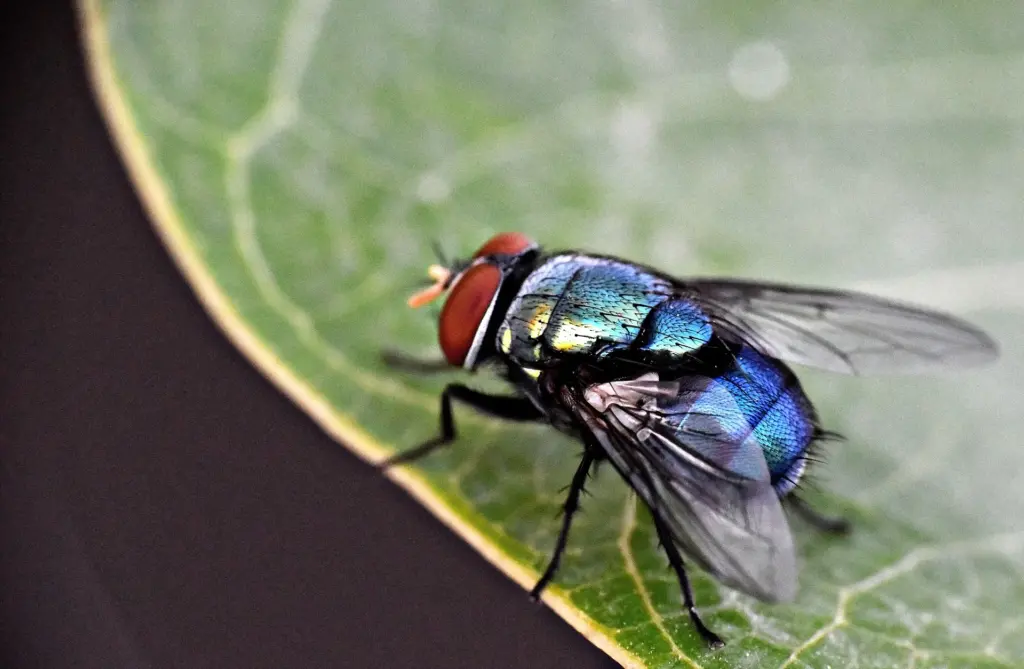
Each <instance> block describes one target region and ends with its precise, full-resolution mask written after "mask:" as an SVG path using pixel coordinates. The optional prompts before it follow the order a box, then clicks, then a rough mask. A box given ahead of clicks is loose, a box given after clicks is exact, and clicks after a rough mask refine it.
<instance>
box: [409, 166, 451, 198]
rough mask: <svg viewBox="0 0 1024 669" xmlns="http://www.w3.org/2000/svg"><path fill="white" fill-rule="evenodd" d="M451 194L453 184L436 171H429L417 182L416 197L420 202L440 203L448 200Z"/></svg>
mask: <svg viewBox="0 0 1024 669" xmlns="http://www.w3.org/2000/svg"><path fill="white" fill-rule="evenodd" d="M451 194H452V186H451V184H450V183H448V180H447V179H445V178H444V177H443V176H441V175H440V174H438V173H436V172H427V173H426V174H423V175H421V176H420V178H419V181H417V182H416V197H417V199H419V201H420V202H425V203H427V204H438V203H439V202H444V201H445V200H447V199H448V197H449V196H451Z"/></svg>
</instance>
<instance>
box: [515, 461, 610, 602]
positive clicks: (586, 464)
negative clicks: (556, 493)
mask: <svg viewBox="0 0 1024 669" xmlns="http://www.w3.org/2000/svg"><path fill="white" fill-rule="evenodd" d="M592 464H594V454H593V451H591V449H590V448H589V447H588V448H586V450H584V451H583V459H582V460H580V464H579V467H577V468H576V473H575V474H574V475H573V477H572V483H571V484H569V495H568V497H566V498H565V504H564V505H563V506H562V512H563V514H564V515H563V516H562V529H561V531H559V533H558V541H556V542H555V553H554V555H552V556H551V561H550V562H549V563H548V567H547V569H545V570H544V574H543V575H541V577H540V580H539V581H537V585H535V586H533V590H531V591H530V597H531V598H533V599H534V600H537V599H539V598H540V594H541V593H542V592H543V591H544V588H546V587H547V585H548V583H550V582H551V579H553V578H554V577H555V572H557V571H558V564H559V562H561V560H562V553H563V552H564V551H565V545H566V543H567V542H568V541H569V527H570V526H571V525H572V517H573V514H575V513H576V511H577V510H579V508H580V493H582V492H583V485H584V484H585V483H586V482H587V474H589V473H590V466H591V465H592Z"/></svg>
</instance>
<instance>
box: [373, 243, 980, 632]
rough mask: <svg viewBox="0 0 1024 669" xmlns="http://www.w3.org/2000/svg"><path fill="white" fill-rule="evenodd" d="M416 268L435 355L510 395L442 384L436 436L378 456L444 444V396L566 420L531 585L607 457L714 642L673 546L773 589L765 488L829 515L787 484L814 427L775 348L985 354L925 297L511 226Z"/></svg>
mask: <svg viewBox="0 0 1024 669" xmlns="http://www.w3.org/2000/svg"><path fill="white" fill-rule="evenodd" d="M429 274H430V276H431V277H432V278H433V279H434V280H435V282H436V283H435V285H433V286H431V287H430V288H428V289H426V290H424V291H422V292H421V293H418V294H417V295H414V296H413V297H412V298H410V300H409V304H410V305H411V306H420V305H421V304H425V303H427V302H429V301H431V300H433V299H435V298H437V297H440V296H441V295H442V294H445V293H447V297H446V299H445V303H444V306H443V308H442V310H441V316H440V319H439V323H438V334H439V339H440V344H441V349H442V351H443V352H444V356H445V359H446V363H447V365H453V366H457V367H463V368H465V369H467V370H474V369H477V368H478V367H480V366H481V365H490V366H491V367H493V368H495V369H497V370H498V371H499V373H501V374H502V375H504V376H505V378H507V380H508V381H509V382H510V384H511V385H512V387H513V388H514V390H515V393H514V394H511V395H508V396H498V395H488V394H484V393H481V392H478V391H476V390H473V389H471V388H469V387H467V386H464V385H462V384H451V385H449V386H447V387H446V388H445V389H444V391H443V393H442V394H441V434H440V435H439V436H437V437H436V438H434V439H431V440H430V441H428V442H426V443H424V444H422V445H420V446H418V447H416V448H413V449H411V450H409V451H406V452H404V453H400V454H399V455H397V456H395V457H393V458H391V459H390V460H388V461H387V462H386V463H385V466H390V465H394V464H398V463H401V462H408V461H410V460H413V459H415V458H418V457H420V456H423V455H426V454H427V453H429V452H431V451H433V450H435V449H436V448H438V447H440V446H443V445H445V444H448V443H450V442H451V441H453V440H454V439H455V424H454V422H453V420H452V412H451V403H452V401H453V400H457V401H459V402H463V403H465V404H468V405H470V406H472V407H474V408H476V409H477V410H479V411H481V412H483V413H485V414H489V415H492V416H496V417H499V418H504V419H508V420H516V421H541V422H547V423H550V424H551V425H553V426H555V427H556V428H558V429H560V430H562V431H564V432H566V433H568V434H570V435H573V436H574V437H576V438H578V439H580V440H581V441H582V442H583V445H584V453H583V458H582V461H581V462H580V465H579V467H578V468H577V470H576V474H575V476H574V477H573V480H572V483H571V485H570V487H569V493H568V497H567V499H566V501H565V506H564V508H565V514H564V517H563V521H562V528H561V532H560V533H559V536H558V540H557V543H556V546H555V551H554V555H553V556H552V558H551V562H550V563H549V565H548V568H547V569H546V570H545V572H544V574H543V575H542V576H541V578H540V580H539V581H538V582H537V585H536V586H535V587H534V589H533V591H532V593H531V594H532V595H533V596H534V597H539V596H540V593H541V591H542V590H543V589H544V587H545V586H546V585H547V584H548V583H549V582H550V581H551V579H552V578H553V577H554V575H555V572H556V570H557V569H558V564H559V561H560V559H561V556H562V553H563V551H564V549H565V545H566V542H567V540H568V536H569V528H570V526H571V523H572V518H573V514H574V512H575V511H576V510H577V508H578V505H579V496H580V493H581V492H582V490H583V485H584V483H585V482H586V479H587V476H588V473H589V472H590V469H591V467H592V466H593V465H594V464H595V463H596V462H598V461H603V460H607V461H609V462H611V464H612V465H613V466H614V468H615V469H616V470H617V471H618V472H619V474H620V475H621V476H622V478H623V479H624V480H625V481H626V482H627V483H628V484H629V485H630V487H632V488H633V490H635V491H636V493H637V495H638V496H639V497H640V499H642V500H643V501H644V502H645V503H646V505H647V507H648V508H649V510H650V512H651V516H652V517H653V519H654V525H655V529H656V531H657V533H658V537H659V538H660V540H661V544H662V546H663V547H664V549H665V552H666V553H667V555H668V559H669V562H670V563H671V565H672V567H673V568H674V570H675V572H676V575H677V576H678V579H679V583H680V586H681V588H682V594H683V600H684V604H685V606H686V608H687V610H688V611H689V614H690V617H691V619H692V621H693V624H694V626H695V627H696V629H697V631H698V632H699V633H700V634H701V636H702V637H703V638H704V640H705V641H706V642H707V643H708V644H709V645H711V646H713V647H717V646H720V645H722V643H723V642H722V640H721V639H720V638H719V637H718V636H717V635H716V634H715V633H714V632H712V631H711V630H709V629H708V628H707V627H706V626H705V625H704V623H703V622H702V621H701V619H700V616H699V615H698V614H697V611H696V609H695V608H694V601H693V595H692V593H691V591H690V585H689V581H688V579H687V576H686V570H685V568H684V563H683V556H684V555H685V556H686V557H687V558H688V559H690V560H692V561H693V562H695V563H697V564H698V565H700V566H701V567H702V568H703V569H704V570H706V571H707V572H708V573H710V574H712V575H713V576H714V577H715V578H717V579H718V580H719V581H721V582H722V583H724V584H725V585H728V586H730V587H732V588H735V589H737V590H739V591H742V592H745V593H747V594H749V595H752V596H754V597H757V598H758V599H760V600H762V601H766V602H779V601H790V600H792V599H793V598H794V597H795V596H796V590H797V570H796V554H795V549H794V546H793V538H792V536H791V534H790V530H789V524H788V522H787V520H786V515H785V513H784V510H783V506H782V502H783V501H785V502H786V503H787V505H788V506H789V508H790V509H791V510H793V511H795V512H797V513H799V514H801V515H803V516H804V517H805V518H807V519H808V520H809V521H811V522H812V523H813V524H815V525H817V526H818V527H820V528H822V529H824V530H828V531H835V532H844V531H846V528H847V523H846V521H845V520H843V519H837V518H827V517H824V516H821V515H819V514H818V513H816V512H815V511H814V510H813V509H811V508H809V507H808V506H807V505H806V504H805V503H804V502H803V501H802V500H801V499H800V498H799V497H797V496H796V494H794V488H795V487H796V485H797V484H798V483H799V482H800V479H801V477H802V476H803V473H804V470H805V468H806V466H807V462H808V452H809V449H810V448H811V447H812V446H813V445H814V444H815V442H817V441H819V440H821V439H823V438H825V437H826V436H827V433H826V432H825V431H823V430H822V428H821V426H820V424H819V421H818V417H817V414H816V413H815V410H814V407H813V405H812V404H811V402H810V400H809V399H808V398H807V396H806V395H805V394H804V391H803V389H802V388H801V387H800V382H799V381H798V380H797V378H796V376H795V375H794V374H793V372H792V371H791V370H790V369H789V367H788V366H787V363H796V364H800V365H806V366H810V367H817V368H820V369H826V370H830V371H836V372H847V373H868V372H906V371H920V370H926V369H932V368H936V367H940V366H951V365H969V364H975V363H980V362H985V361H988V360H991V359H993V358H994V357H995V356H996V354H997V348H996V345H995V343H994V342H993V341H992V339H990V338H989V337H988V336H987V335H986V334H985V333H983V332H982V331H980V330H978V329H977V328H975V327H974V326H972V325H970V324H968V323H965V322H964V321H961V320H958V319H956V318H953V317H951V316H947V315H944V314H940V313H936V312H933V311H927V310H924V309H919V308H916V307H912V306H909V305H905V304H898V303H895V302H891V301H888V300H884V299H880V298H876V297H871V296H868V295H863V294H858V293H852V292H843V291H832V290H821V289H816V288H800V287H794V286H785V285H778V284H769V283H758V282H749V281H738V280H719V279H687V280H681V279H675V278H673V277H670V276H667V275H665V274H663V273H661V272H658V271H656V270H653V269H651V268H648V267H644V266H641V265H638V264H636V263H631V262H627V261H624V260H620V259H617V258H611V257H604V256H596V255H588V254H583V253H578V252H575V251H566V252H559V253H544V252H543V251H542V250H541V249H540V248H539V247H538V246H537V244H536V243H535V242H533V241H532V240H530V239H528V238H527V237H525V236H523V235H521V234H518V233H503V234H500V235H497V236H495V237H493V238H492V239H490V240H489V241H488V242H487V243H486V244H484V245H483V246H482V247H481V248H480V249H479V250H478V251H477V252H476V253H475V254H474V255H473V257H472V258H470V259H469V260H466V261H460V262H456V263H454V264H453V265H452V266H450V267H444V266H440V265H434V266H432V267H431V268H430V270H429ZM392 360H393V361H394V362H396V363H401V364H405V365H407V366H409V365H410V364H411V361H409V360H407V359H402V358H399V357H393V358H392Z"/></svg>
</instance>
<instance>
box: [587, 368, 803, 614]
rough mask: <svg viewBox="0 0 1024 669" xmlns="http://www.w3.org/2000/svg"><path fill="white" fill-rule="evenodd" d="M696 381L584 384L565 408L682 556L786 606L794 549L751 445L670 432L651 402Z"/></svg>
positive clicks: (704, 425)
mask: <svg viewBox="0 0 1024 669" xmlns="http://www.w3.org/2000/svg"><path fill="white" fill-rule="evenodd" d="M701 382H702V379H700V378H699V377H693V378H687V379H682V380H677V381H672V382H663V381H660V380H659V379H658V376H657V374H655V373H650V374H646V375H644V376H642V377H639V378H637V379H632V380H627V381H619V382H612V383H605V384H599V385H593V386H590V387H588V388H586V389H585V390H584V391H583V392H582V393H581V395H582V397H581V398H580V400H579V401H578V402H577V403H576V406H574V410H575V411H576V412H577V414H578V415H579V417H580V418H581V420H582V421H583V424H584V425H586V426H587V428H588V429H589V431H590V433H591V434H592V435H593V436H594V438H595V439H596V440H597V442H598V444H599V445H600V447H601V448H602V449H603V450H604V452H605V454H607V456H608V459H609V460H611V462H612V463H613V465H614V466H615V468H616V469H617V470H618V471H619V473H620V474H621V475H622V476H623V477H624V478H625V479H626V480H627V481H628V482H629V484H630V486H631V487H632V488H633V489H634V490H636V492H637V494H638V495H639V496H640V497H641V498H642V499H643V500H644V501H645V502H646V503H647V505H648V506H649V507H650V508H651V509H652V510H653V511H654V512H655V513H657V514H658V515H659V516H660V517H661V518H662V519H663V520H664V521H665V524H666V525H667V526H668V528H669V530H670V532H671V533H672V537H673V539H674V541H675V543H676V545H677V546H679V548H680V549H681V550H682V551H683V552H684V554H686V555H687V556H689V558H690V559H691V560H693V561H695V562H697V563H698V564H699V565H700V566H701V567H702V568H703V569H705V570H706V571H708V572H709V573H711V574H712V575H714V576H715V577H716V578H717V579H718V580H719V581H721V582H722V583H724V584H726V585H728V586H730V587H732V588H735V589H737V590H740V591H742V592H745V593H747V594H749V595H752V596H754V597H757V598H758V599H761V600H763V601H769V602H776V601H790V600H792V599H793V598H794V597H795V596H796V587H797V580H796V555H795V549H794V547H793V539H792V536H791V534H790V531H789V525H788V523H787V521H786V517H785V515H784V513H783V510H782V505H781V504H780V502H779V498H778V496H777V495H776V493H775V490H774V489H773V488H772V485H771V481H770V476H769V472H768V466H767V464H766V463H765V460H764V455H763V453H762V452H761V449H760V447H759V446H758V445H757V444H756V442H754V441H753V440H748V439H744V440H743V441H742V442H739V443H737V442H736V441H735V440H731V439H729V438H728V437H727V436H726V435H725V434H723V433H721V431H720V430H716V429H715V428H714V427H712V426H711V425H712V423H713V421H711V420H707V421H696V422H695V423H694V424H693V425H692V426H690V427H685V426H684V427H683V429H680V425H679V421H678V420H676V417H674V416H671V415H667V414H664V413H663V412H662V411H661V410H660V409H659V408H658V404H659V403H660V402H659V400H672V399H674V398H677V397H679V396H680V395H681V394H684V393H689V392H699V389H700V385H701ZM661 403H663V402H661ZM709 418H711V417H709ZM684 442H693V443H694V444H698V445H697V446H692V445H688V444H687V443H684ZM726 462H728V463H729V464H728V465H727V466H724V465H723V464H722V463H726Z"/></svg>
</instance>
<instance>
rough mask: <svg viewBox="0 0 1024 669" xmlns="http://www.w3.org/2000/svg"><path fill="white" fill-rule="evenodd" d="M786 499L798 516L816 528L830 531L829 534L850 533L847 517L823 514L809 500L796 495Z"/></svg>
mask: <svg viewBox="0 0 1024 669" xmlns="http://www.w3.org/2000/svg"><path fill="white" fill-rule="evenodd" d="M786 501H788V502H789V505H790V506H791V507H792V509H793V511H795V512H796V513H797V515H798V516H800V517H801V518H803V519H804V520H806V521H807V522H808V523H810V524H811V525H813V526H814V527H815V528H816V529H818V530H821V531H822V532H828V533H829V534H849V533H850V529H851V526H850V521H849V520H847V519H846V518H840V517H835V516H825V515H822V514H821V513H819V512H817V511H815V510H814V509H812V508H811V507H810V506H809V505H808V504H807V502H805V501H803V500H802V499H800V498H799V497H797V496H796V495H790V496H789V497H788V498H787V500H786Z"/></svg>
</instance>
